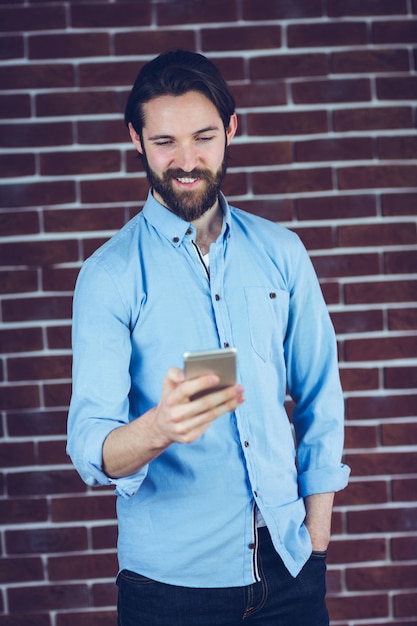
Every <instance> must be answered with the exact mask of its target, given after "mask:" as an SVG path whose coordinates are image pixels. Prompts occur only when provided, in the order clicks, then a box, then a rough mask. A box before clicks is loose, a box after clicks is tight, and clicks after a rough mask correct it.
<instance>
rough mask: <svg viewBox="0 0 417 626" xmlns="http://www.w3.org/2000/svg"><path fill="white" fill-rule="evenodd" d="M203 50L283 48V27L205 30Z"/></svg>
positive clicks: (236, 27)
mask: <svg viewBox="0 0 417 626" xmlns="http://www.w3.org/2000/svg"><path fill="white" fill-rule="evenodd" d="M201 41H202V45H201V47H202V50H204V51H205V53H206V52H210V51H214V50H258V49H266V48H271V49H274V50H277V48H280V47H281V27H280V26H278V25H277V26H275V25H267V26H258V25H255V26H243V25H238V26H235V27H228V28H221V27H220V28H203V29H202V30H201Z"/></svg>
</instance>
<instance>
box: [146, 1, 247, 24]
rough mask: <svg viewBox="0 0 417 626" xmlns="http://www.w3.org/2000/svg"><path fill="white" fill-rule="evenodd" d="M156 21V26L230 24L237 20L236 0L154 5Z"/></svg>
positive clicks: (160, 3)
mask: <svg viewBox="0 0 417 626" xmlns="http://www.w3.org/2000/svg"><path fill="white" fill-rule="evenodd" d="M155 8H156V21H157V24H158V25H161V26H167V25H171V24H179V25H183V24H207V23H211V22H231V21H236V20H237V19H238V10H237V2H236V0H231V1H230V2H224V1H223V0H211V1H210V3H207V2H205V0H182V1H181V2H180V3H178V2H175V3H171V2H157V3H156V7H155Z"/></svg>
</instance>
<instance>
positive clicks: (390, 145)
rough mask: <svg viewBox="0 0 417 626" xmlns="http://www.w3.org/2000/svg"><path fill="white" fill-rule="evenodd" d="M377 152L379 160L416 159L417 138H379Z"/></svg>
mask: <svg viewBox="0 0 417 626" xmlns="http://www.w3.org/2000/svg"><path fill="white" fill-rule="evenodd" d="M378 152H379V156H380V158H381V159H417V136H413V137H401V136H398V137H380V139H378Z"/></svg>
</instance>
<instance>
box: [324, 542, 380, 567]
mask: <svg viewBox="0 0 417 626" xmlns="http://www.w3.org/2000/svg"><path fill="white" fill-rule="evenodd" d="M386 558H387V546H386V542H385V539H381V538H376V539H350V540H340V541H335V540H334V539H333V541H331V542H330V545H329V550H328V562H329V563H332V564H335V563H340V564H344V563H361V562H366V561H383V560H386Z"/></svg>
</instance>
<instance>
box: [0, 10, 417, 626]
mask: <svg viewBox="0 0 417 626" xmlns="http://www.w3.org/2000/svg"><path fill="white" fill-rule="evenodd" d="M416 44H417V0H291V1H290V0H227V1H224V0H176V1H174V0H160V1H159V2H158V1H156V0H155V1H153V0H137V1H133V0H131V1H130V2H117V1H116V2H114V1H113V2H110V1H108V2H106V1H105V0H101V1H100V0H97V1H95V2H88V1H81V0H78V1H77V0H73V1H72V2H71V1H66V2H63V1H60V0H56V1H53V0H49V1H48V0H45V1H44V2H42V1H41V0H25V1H24V0H20V1H19V0H9V2H7V0H2V2H1V5H0V58H1V66H0V85H1V88H2V91H1V94H0V175H1V177H2V186H1V188H0V231H1V247H0V307H1V308H0V315H1V318H0V319H1V329H0V342H1V357H0V409H1V421H0V437H1V441H0V466H1V477H0V517H1V524H2V526H1V531H0V554H1V562H0V626H73V625H74V624H77V626H87V625H88V626H98V625H100V626H110V625H114V624H115V611H114V603H115V598H116V593H115V587H114V576H115V572H116V567H117V565H116V558H115V551H114V547H115V541H116V527H115V517H114V498H113V495H112V493H111V491H109V490H108V489H97V490H89V489H87V488H86V486H85V485H84V484H83V483H82V482H81V480H80V479H79V477H78V475H77V474H76V473H75V471H74V470H73V468H72V466H71V465H70V463H69V462H68V459H67V457H66V455H65V425H66V411H67V406H68V401H69V396H70V382H71V381H70V366H71V351H70V316H71V297H72V290H73V286H74V281H75V277H76V274H77V272H78V270H79V267H80V264H81V262H82V260H83V259H85V258H86V257H87V256H88V255H89V254H90V253H91V252H92V251H93V250H94V249H95V248H96V247H97V246H98V245H99V244H100V243H101V242H103V241H104V240H106V239H107V238H108V237H109V236H110V235H111V234H112V233H113V232H114V231H115V230H117V229H118V228H119V227H121V226H122V225H123V224H124V223H125V222H126V221H127V220H128V219H129V217H131V216H132V215H133V214H134V213H135V212H136V211H137V210H138V208H139V207H140V206H141V204H142V203H143V200H144V199H145V195H146V189H147V185H146V182H145V179H144V177H143V175H142V174H140V175H138V173H137V160H136V159H135V154H134V151H133V148H132V146H131V145H130V144H129V141H128V136H127V133H126V130H125V128H124V125H123V122H122V119H121V115H122V111H123V107H124V101H125V98H126V94H127V91H128V89H129V87H130V85H131V83H132V82H133V80H134V78H135V76H136V74H137V71H138V69H139V67H140V65H141V64H142V63H143V62H144V61H146V60H148V59H150V58H151V57H152V56H154V55H155V54H157V53H158V52H160V51H162V50H164V49H166V48H170V47H187V48H190V49H195V50H197V51H202V52H203V53H205V54H207V55H208V56H209V57H210V58H212V59H213V60H214V61H216V62H217V63H218V65H219V67H220V68H221V70H222V72H223V73H224V75H225V77H226V78H227V79H228V81H230V85H231V87H232V90H233V92H234V94H235V96H236V100H237V103H238V114H239V119H240V126H239V136H238V137H237V139H236V140H235V142H234V146H233V149H232V157H233V158H232V162H231V167H230V171H229V174H228V176H227V180H226V183H225V192H226V193H227V194H228V196H229V198H231V199H232V200H233V202H234V203H235V204H237V205H238V206H240V207H242V208H245V209H247V210H249V211H252V212H256V213H259V214H260V215H263V216H265V217H268V218H270V219H272V220H278V221H279V222H281V223H283V224H284V225H286V226H288V227H289V228H292V229H294V230H295V231H297V233H299V234H300V236H301V238H302V239H303V241H304V242H305V244H306V246H307V248H308V250H309V251H310V253H311V257H312V259H313V262H314V264H315V267H316V269H317V272H318V274H319V276H320V279H321V282H322V286H323V291H324V294H325V297H326V300H327V302H328V305H329V309H330V311H331V314H332V317H333V320H334V324H335V327H336V330H337V334H338V341H339V347H340V366H341V374H342V379H343V385H344V390H345V394H346V417H347V423H346V426H347V428H346V460H347V462H348V463H349V464H350V465H351V467H352V480H351V484H350V487H349V489H348V490H346V491H344V492H342V493H340V494H339V495H338V496H337V500H336V509H335V514H334V523H333V532H334V539H333V543H332V545H331V548H330V554H329V574H328V588H329V608H330V612H331V617H332V624H333V625H334V626H336V625H337V626H360V625H362V624H366V625H367V626H382V625H384V624H391V625H397V626H399V625H400V624H409V625H410V624H417V594H416V580H417V505H416V495H417V411H416V409H417V391H416V387H417V304H416V300H417V298H416V296H417V249H416V213H417V210H416V209H417V133H416V106H415V103H416V100H417V73H416V67H417V45H416ZM306 626H308V625H307V624H306Z"/></svg>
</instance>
